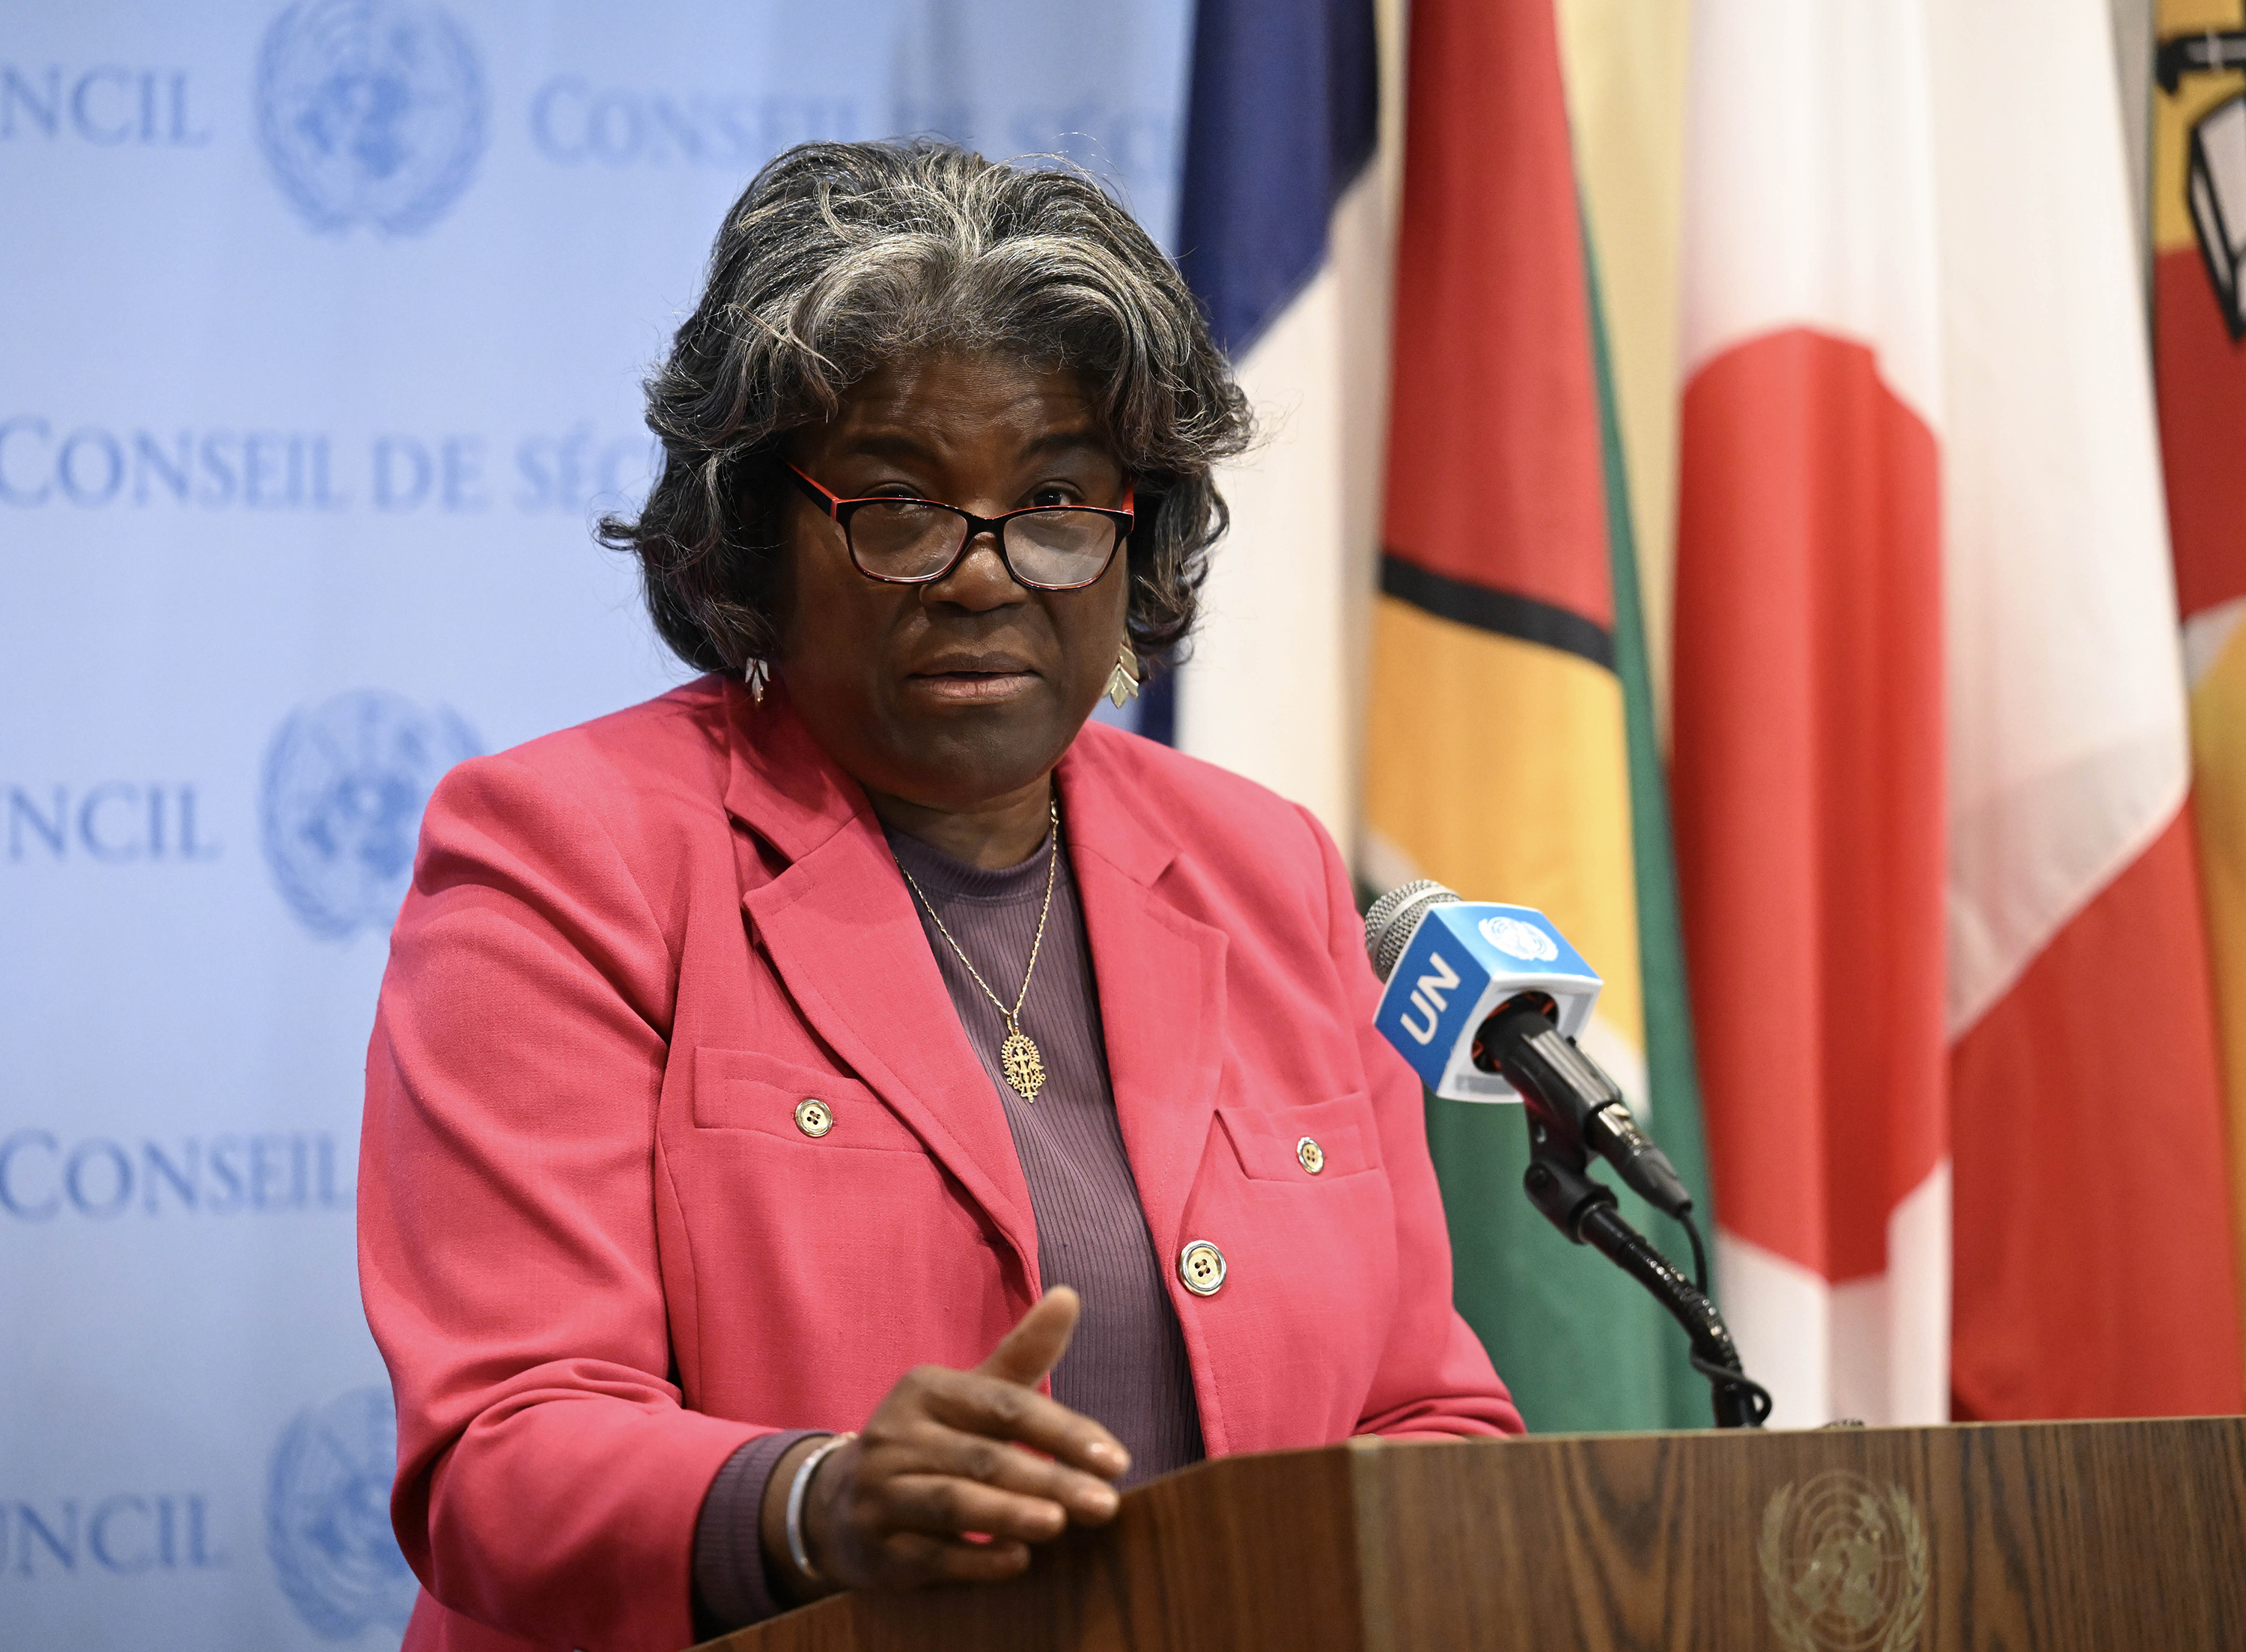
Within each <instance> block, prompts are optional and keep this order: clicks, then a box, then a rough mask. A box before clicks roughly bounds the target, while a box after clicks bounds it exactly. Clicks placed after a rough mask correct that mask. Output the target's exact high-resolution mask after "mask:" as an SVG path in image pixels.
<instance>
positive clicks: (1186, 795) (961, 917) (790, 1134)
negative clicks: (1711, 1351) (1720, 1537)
mask: <svg viewBox="0 0 2246 1652" xmlns="http://www.w3.org/2000/svg"><path fill="white" fill-rule="evenodd" d="M649 408H650V412H649V418H650V424H651V425H652V426H653V428H654V430H655V431H656V432H657V435H658V436H659V437H660V438H661V440H662V443H663V447H664V464H663V467H662V472H661V475H660V477H659V479H657V483H656V485H655V486H654V489H653V491H652V493H650V497H649V499H648V500H647V503H646V506H645V508H644V509H643V512H642V513H641V514H640V516H639V517H638V519H637V520H636V521H616V520H612V521H610V522H609V523H607V524H605V525H604V533H605V534H606V536H607V538H608V539H609V542H610V543H612V544H614V545H616V546H619V547H629V548H630V549H631V550H632V551H633V552H635V553H636V554H637V556H638V558H639V560H640V563H641V566H642V568H643V573H644V582H645V587H646V591H647V597H648V602H649V605H650V608H651V610H652V613H653V616H654V620H655V623H656V625H657V628H658V629H659V630H660V631H661V632H662V634H663V636H664V638H665V639H666V640H667V641H668V642H670V645H671V646H672V648H673V649H676V650H677V653H678V654H679V655H680V656H683V657H684V659H685V660H686V661H688V662H689V663H691V664H692V665H694V666H696V667H698V668H700V669H701V670H704V672H706V673H707V675H705V676H702V677H700V678H699V679H698V680H697V681H695V682H692V683H689V684H687V685H686V686H685V687H684V688H681V689H678V690H675V691H674V692H672V693H670V694H666V695H664V697H661V698H659V699H657V700H655V701H652V702H650V704H645V705H642V706H638V707H636V708H634V709H633V710H628V711H623V712H621V713H618V714H617V715H615V716H612V717H604V718H602V719H600V720H599V721H596V722H594V723H590V724H586V725H584V726H582V727H581V728H576V729H572V730H568V731H565V732H562V733H560V734H556V735H553V736H549V737H548V738H544V739H541V740H537V741H534V742H532V743H531V744H528V745H526V746H523V747H521V748H519V749H517V750H515V751H510V752H506V753H503V754H501V755H500V756H498V757H493V758H479V759H476V760H474V761H472V762H468V763H464V764H462V765H460V766H459V767H458V768H456V769H454V770H453V772H452V773H451V774H450V775H449V776H448V777H447V778H446V780H445V782H444V784H443V785H441V786H440V787H439V790H438V792H437V794H436V796H435V797H434V798H433V799H432V801H431V803H430V805H429V808H428V811H427V814H426V816H425V821H424V825H423V827H422V840H421V847H420V855H419V863H418V865H417V867H416V869H415V874H414V881H413V887H412V894H410V895H409V897H408V898H407V901H406V902H405V908H404V910H403V911H402V912H401V913H400V914H399V916H398V927H397V930H396V933H395V935H394V936H393V938H392V942H391V960H390V967H389V971H388V974H387V976H386V977H385V981H384V984H383V989H382V998H381V1006H380V1010H379V1012H378V1018H377V1022H376V1024H375V1029H374V1036H373V1040H372V1044H371V1048H370V1050H369V1052H368V1064H367V1099H366V1121H365V1133H364V1145H363V1148H362V1160H361V1165H362V1168H361V1176H360V1200H359V1250H360V1271H361V1279H362V1284H363V1288H364V1295H365V1301H366V1309H367V1315H368V1318H369V1320H370V1322H371V1324H372V1326H373V1329H374V1334H375V1336H376V1339H377V1341H378V1343H380V1345H381V1348H382V1352H383V1355H384V1357H385V1360H386V1361H387V1362H388V1364H389V1368H390V1372H391V1381H392V1383H393V1385H394V1388H395V1390H396V1394H397V1399H398V1481H397V1485H396V1490H395V1493H394V1496H393V1499H392V1505H391V1513H392V1517H393V1519H394V1522H395V1524H396V1526H397V1530H398V1538H399V1540H400V1541H401V1543H402V1544H403V1545H404V1547H405V1553H406V1556H407V1558H408V1559H409V1560H411V1561H412V1566H413V1569H414V1570H415V1572H416V1573H417V1574H419V1577H420V1579H421V1581H422V1584H423V1586H424V1589H423V1594H422V1596H421V1598H420V1601H419V1604H418V1606H417V1608H416V1610H415V1612H414V1615H413V1620H412V1627H411V1628H409V1630H408V1631H407V1634H406V1637H405V1644H406V1646H407V1647H409V1648H412V1649H434V1648H444V1649H453V1652H458V1649H500V1648H514V1647H521V1646H527V1645H534V1646H541V1647H582V1648H587V1649H602V1652H606V1649H631V1652H672V1649H676V1648H678V1647H682V1646H684V1645H685V1644H687V1643H688V1642H691V1641H693V1640H695V1639H697V1638H698V1636H699V1635H701V1634H704V1633H709V1632H714V1631H716V1630H718V1629H720V1628H729V1627H732V1626H736V1625H739V1624H742V1623H745V1622H748V1621H753V1620H755V1619H757V1618H759V1617H760V1616H763V1615H769V1614H770V1613H772V1612H773V1611H775V1610H777V1609H779V1608H782V1607H784V1606H786V1605H788V1604H791V1603H793V1602H796V1601H804V1600H807V1599H810V1598H812V1597H814V1596H816V1595H819V1594H824V1593H827V1592H829V1591H832V1590H834V1589H839V1588H875V1589H894V1588H909V1587H914V1586H915V1585H919V1584H924V1583H929V1582H935V1581H972V1580H986V1579H1002V1578H1006V1577H1010V1576H1012V1575H1014V1574H1018V1573H1019V1572H1020V1571H1021V1570H1022V1569H1023V1568H1024V1567H1025V1566H1027V1565H1028V1564H1029V1559H1030V1546H1031V1545H1034V1544H1036V1543H1038V1541H1040V1540H1045V1539H1049V1538H1051V1537H1053V1536H1055V1535H1056V1534H1058V1533H1059V1532H1060V1531H1061V1530H1062V1529H1064V1527H1065V1526H1066V1525H1067V1524H1068V1523H1069V1522H1072V1521H1076V1522H1090V1523H1097V1522H1099V1521H1102V1520H1104V1519H1107V1518H1108V1517H1109V1516H1110V1515H1111V1514H1112V1513H1113V1511H1114V1509H1115V1506H1116V1487H1117V1486H1118V1485H1123V1484H1128V1483H1130V1482H1132V1481H1133V1480H1136V1479H1142V1478H1145V1477H1147V1476H1150V1475H1154V1474H1159V1473H1161V1472H1166V1471H1167V1470H1171V1469H1175V1468H1180V1467H1182V1466H1184V1465H1188V1464H1189V1463H1192V1462H1194V1461H1196V1460H1197V1459H1199V1458H1201V1457H1202V1456H1204V1455H1220V1454H1223V1453H1228V1452H1235V1451H1265V1450H1269V1449H1273V1448H1276V1447H1284V1446H1307V1445H1321V1444H1324V1443H1328V1442H1331V1441H1336V1440H1340V1439H1343V1438H1346V1437H1348V1436H1350V1435H1352V1434H1367V1433H1378V1434H1382V1435H1388V1436H1394V1437H1406V1436H1413V1435H1421V1436H1429V1435H1460V1434H1492V1433H1498V1432H1501V1431H1515V1430H1518V1429H1519V1427H1520V1426H1521V1423H1520V1418H1519V1417H1518V1416H1517V1415H1516V1413H1515V1412H1514V1409H1513V1406H1512V1404H1511V1403H1510V1401H1509V1400H1508V1397H1507V1395H1506V1390H1505V1389H1504V1386H1503V1385H1502V1384H1501V1383H1500V1382H1499V1381H1498V1378H1497V1377H1496V1375H1495V1374H1494V1372H1493V1371H1492V1370H1491V1369H1490V1365H1489V1362H1488V1359H1487V1356H1485V1355H1484V1354H1483V1352H1482V1349H1481V1347H1480V1344H1479V1343H1477V1342H1476V1341H1475V1339H1474V1336H1473V1334H1472V1333H1471V1332H1470V1331H1469V1330H1468V1329H1467V1326H1466V1324H1465V1323H1464V1322H1463V1321H1461V1320H1460V1318H1459V1317H1458V1315H1457V1314H1456V1313H1455V1312H1453V1309H1452V1307H1451V1300H1450V1291H1451V1264H1450V1248H1449V1244H1448V1241H1447V1239H1446V1234H1445V1229H1444V1223H1443V1213H1442V1209H1441V1207H1440V1204H1439V1199H1438V1194H1437V1191H1436V1186H1435V1179H1434V1174H1433V1170H1432V1168H1431V1167H1430V1165H1429V1162H1428V1158H1427V1149H1426V1140H1425V1136H1424V1132H1423V1126H1422V1120H1421V1113H1420V1098H1419V1090H1418V1088H1417V1086H1416V1084H1414V1082H1413V1081H1412V1078H1411V1076H1410V1074H1409V1072H1408V1071H1407V1070H1406V1069H1405V1066H1404V1064H1402V1062H1401V1061H1400V1060H1399V1059H1398V1058H1397V1057H1395V1056H1394V1055H1393V1053H1392V1052H1391V1051H1389V1050H1386V1049H1385V1047H1384V1046H1383V1045H1382V1044H1380V1043H1379V1041H1378V1038H1377V1037H1376V1036H1375V1035H1374V1033H1373V1031H1372V1029H1371V1006H1372V1003H1373V999H1374V996H1375V992H1376V989H1375V985H1374V982H1373V978H1372V976H1371V971H1370V969H1369V968H1368V966H1367V964H1366V962H1365V955H1364V952H1363V947H1362V943H1361V940H1360V932H1359V927H1358V916H1357V913H1356V911H1355V909H1354V908H1353V905H1352V903H1351V894H1350V885H1349V880H1348V878H1347V877H1346V875H1345V874H1344V871H1343V867H1342V865H1341V862H1340V860H1339V858H1338V856H1337V854H1336V853H1335V850H1334V846H1333V845H1332V843H1331V841H1330V840H1328V839H1327V837H1326V835H1325V834H1324V832H1322V831H1321V830H1320V829H1319V827H1318V826H1317V824H1316V823H1315V822H1314V821H1313V820H1312V819H1311V818H1310V815H1309V814H1308V813H1307V812H1305V811H1303V810H1302V809H1300V808H1297V807H1295V806H1292V805H1290V804H1288V803H1286V802H1283V800H1281V799H1278V798H1276V797H1275V796H1273V795H1272V794H1271V793H1269V792H1265V791H1263V790H1262V789H1261V788H1259V787H1257V786H1255V785H1250V784H1249V783H1248V782H1246V781H1244V780H1242V779H1239V778H1235V777H1234V776H1231V775H1229V774H1227V773H1224V772H1222V771H1219V770H1217V769H1214V768H1211V767H1209V766H1208V765H1204V764H1201V763H1198V762H1195V761H1194V760H1192V759H1191V758H1186V757H1184V756H1181V755H1180V754H1179V753H1177V752H1174V751H1169V750H1167V748H1164V747H1162V746H1160V745H1157V744H1153V743H1150V742H1147V741H1145V740H1141V739H1139V738H1134V737H1132V736H1129V735H1126V734H1122V733H1119V732H1117V731H1113V730H1110V729H1107V728H1105V727H1102V726H1099V725H1096V724H1094V725H1088V724H1087V719H1088V717H1089V716H1090V714H1091V711H1092V705H1093V704H1094V702H1095V701H1097V700H1098V699H1099V697H1100V696H1101V695H1103V694H1113V696H1115V697H1117V698H1118V699H1119V701H1120V699H1121V698H1123V697H1127V696H1129V695H1130V694H1132V693H1134V692H1135V691H1136V690H1137V687H1138V682H1139V678H1140V675H1141V673H1142V672H1143V670H1145V669H1146V668H1147V665H1149V664H1150V663H1157V662H1161V661H1164V660H1166V659H1167V658H1168V657H1170V656H1172V655H1173V654H1174V650H1175V649H1177V647H1178V645H1179V643H1180V642H1181V640H1182V639H1183V638H1184V636H1186V634H1187V632H1188V629H1190V627H1191V625H1192V623H1193V619H1194V597H1195V593H1196V590H1197V588H1198V587H1199V585H1200V582H1201V572H1202V569H1203V567H1204V564H1205V559H1206V557H1207V554H1208V550H1209V547H1210V545H1211V543H1212V542H1213V541H1214V540H1215V538H1216V537H1217V535H1218V534H1220V533H1221V532H1222V527H1223V523H1224V507H1223V506H1222V502H1221V501H1220V500H1219V499H1218V497H1217V494H1216V493H1215V488H1214V487H1213V486H1212V484H1211V481H1210V466H1211V463H1212V461H1214V460H1215V459H1221V458H1222V457H1225V456H1228V455H1229V454H1232V453H1235V452H1238V451H1239V450H1240V448H1241V447H1242V444H1243V442H1244V440H1245V438H1246V434H1247V430H1246V424H1247V420H1246V414H1245V411H1244V405H1243V403H1242V397H1241V395H1240V392H1239V391H1238V390H1237V389H1236V388H1235V386H1234V384H1232V382H1231V380H1230V378H1229V377H1228V372H1227V371H1226V368H1225V365H1224V363H1223V360H1222V357H1221V356H1220V354H1219V353H1218V351H1217V350H1215V347H1214V345H1213V344H1212V343H1211V341H1210V338H1209V336H1208V330H1207V329H1206V327H1205V326H1204V324H1203V323H1202V321H1201V316H1200V315H1199V313H1198V311H1197V310H1196V309H1195V307H1194V302H1193V299H1192V297H1191V296H1190V294H1189V293H1188V291H1187V289H1186V288H1185V286H1184V284H1183V282H1181V279H1180V278H1179V276H1178V275H1177V273H1176V271H1175V270H1174V269H1173V268H1172V267H1171V265H1170V264H1169V263H1168V262H1167V260H1166V259H1165V258H1164V257H1163V255H1161V253H1160V251H1159V250H1158V249H1157V248H1155V247H1154V243H1153V242H1152V241H1149V240H1148V239H1147V236H1146V235H1145V234H1144V233H1143V232H1142V231H1141V230H1140V228H1138V226H1137V225H1136V224H1134V223H1133V221H1131V219H1130V218H1129V216H1128V215H1127V214H1126V213H1125V212H1124V211H1123V209H1122V208H1120V207H1118V206H1117V205H1115V204H1114V203H1113V202H1112V201H1109V200H1107V199H1106V197H1105V196H1104V195H1103V194H1101V193H1100V192H1099V189H1098V188H1097V187H1094V186H1093V185H1092V183H1091V182H1089V181H1088V180H1085V179H1083V178H1080V177H1078V176H1075V175H1072V174H1069V173H1052V172H1039V171H1031V170H1024V169H1018V168H1014V167H1003V166H991V165H989V164H986V163H985V162H983V160H980V159H978V158H977V157H975V156H973V155H970V154H968V153H964V152H963V151H960V150H957V149H955V148H951V147H949V146H942V145H936V144H932V143H915V144H912V145H907V146H892V145H879V144H830V145H819V146H805V147H802V148H799V149H796V150H793V151H791V152H790V153H787V154H785V155H783V156H781V157H780V158H779V160H776V161H774V162H773V163H772V165H771V166H769V167H767V168H766V170H765V171H764V172H763V173H761V174H760V175H759V177H758V178H757V179H756V180H755V181H754V182H752V184H751V185H750V186H749V188H748V190H747V192H746V194H744V195H743V196H742V198H741V200H740V201H739V202H738V205H737V206H736V207H735V208H734V209H733V211H732V213H731V214H729V215H728V217H727V218H726V221H725V228H724V229H723V231H722V233H721V234H720V235H719V236H718V243H717V247H716V249H715V252H714V253H713V255H712V257H711V265H710V274H709V280H708V286H707V290H706V291H705V292H704V295H703V296H702V299H701V302H700V304H699V306H698V309H696V310H695V311H694V313H693V314H692V315H691V316H690V317H689V318H688V320H687V322H686V323H685V324H684V327H682V328H681V329H680V330H679V332H678V335H677V340H676V343H675V344H674V346H673V348H672V350H671V351H670V357H669V358H668V359H667V361H666V362H665V363H664V365H663V366H662V367H661V369H660V370H659V371H657V374H656V376H655V377H654V378H653V379H652V380H651V381H650V385H649Z"/></svg>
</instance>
